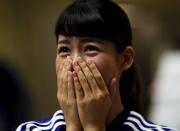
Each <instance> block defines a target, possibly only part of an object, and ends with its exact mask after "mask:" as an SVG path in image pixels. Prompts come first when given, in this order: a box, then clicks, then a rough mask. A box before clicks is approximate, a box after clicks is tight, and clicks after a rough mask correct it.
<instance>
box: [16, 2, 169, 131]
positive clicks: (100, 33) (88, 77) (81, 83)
mask: <svg viewBox="0 0 180 131" xmlns="http://www.w3.org/2000/svg"><path fill="white" fill-rule="evenodd" d="M55 35H56V38H57V56H56V73H57V83H58V84H57V85H58V91H57V98H58V102H59V105H60V107H61V110H58V111H57V112H56V113H55V114H54V115H53V116H52V117H51V118H49V119H46V120H43V121H40V122H34V121H31V122H26V123H23V124H21V125H20V126H19V127H18V128H17V131H23V130H28V131H29V130H33V131H37V130H38V131H39V130H46V131H49V130H52V131H106V130H107V131H152V130H153V131H169V130H172V129H170V128H168V127H166V126H160V125H156V124H154V123H151V122H149V121H147V120H145V119H144V118H143V117H142V116H141V115H140V114H139V113H142V103H141V100H142V99H141V98H142V97H141V95H142V91H141V86H140V85H141V84H140V80H139V77H138V74H137V71H136V69H135V62H134V54H135V51H134V48H133V46H132V33H131V27H130V23H129V20H128V17H127V15H126V14H125V12H124V11H123V10H122V9H121V8H120V7H119V6H118V5H117V4H115V3H114V2H112V1H110V0H76V1H74V2H73V3H72V4H71V5H69V6H68V7H67V8H66V9H65V10H64V11H63V13H62V14H61V15H60V17H59V19H58V21H57V25H56V29H55ZM137 112H138V113H137Z"/></svg>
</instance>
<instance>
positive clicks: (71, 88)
mask: <svg viewBox="0 0 180 131" xmlns="http://www.w3.org/2000/svg"><path fill="white" fill-rule="evenodd" d="M73 83H74V82H73V74H72V72H71V71H68V87H67V88H68V91H67V92H68V99H69V100H70V101H72V100H75V89H74V85H73Z"/></svg>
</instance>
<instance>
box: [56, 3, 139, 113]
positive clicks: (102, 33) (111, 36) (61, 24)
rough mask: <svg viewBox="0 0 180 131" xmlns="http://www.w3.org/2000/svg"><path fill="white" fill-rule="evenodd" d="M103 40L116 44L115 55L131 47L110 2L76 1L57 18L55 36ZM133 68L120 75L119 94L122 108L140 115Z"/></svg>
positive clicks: (125, 22) (124, 23) (123, 20)
mask: <svg viewBox="0 0 180 131" xmlns="http://www.w3.org/2000/svg"><path fill="white" fill-rule="evenodd" d="M59 34H62V35H65V36H80V37H93V38H99V39H105V40H109V41H112V42H113V43H115V45H116V47H117V50H118V52H120V53H121V52H122V51H123V50H124V49H125V47H126V46H128V45H131V43H132V32H131V26H130V23H129V19H128V17H127V15H126V14H125V12H124V11H123V10H122V9H121V8H120V6H118V5H117V4H115V3H114V2H112V1H110V0H76V1H74V2H73V3H72V4H71V5H69V6H68V7H67V8H66V9H65V10H64V11H63V12H62V14H61V15H60V17H59V19H58V21H57V24H56V28H55V35H56V38H57V39H58V36H59ZM137 74H138V73H137V71H136V69H135V65H133V66H132V67H131V68H130V69H128V70H127V71H124V72H123V75H122V79H121V81H120V93H121V99H122V102H123V105H124V106H125V108H128V109H133V110H136V111H138V112H140V113H142V103H141V102H140V101H141V100H142V99H141V96H140V95H141V89H142V88H141V86H140V85H141V84H140V79H139V77H138V75H137Z"/></svg>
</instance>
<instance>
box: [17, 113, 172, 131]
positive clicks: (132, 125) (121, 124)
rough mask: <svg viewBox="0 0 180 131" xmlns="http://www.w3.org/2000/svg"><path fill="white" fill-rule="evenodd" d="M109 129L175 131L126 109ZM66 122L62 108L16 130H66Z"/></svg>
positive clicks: (114, 130) (119, 130) (109, 130)
mask: <svg viewBox="0 0 180 131" xmlns="http://www.w3.org/2000/svg"><path fill="white" fill-rule="evenodd" d="M106 129H107V131H175V130H173V129H171V128H169V127H167V126H162V125H157V124H154V123H152V122H150V121H147V120H145V119H144V118H143V116H142V115H140V114H139V113H137V112H135V111H128V110H124V111H123V112H122V113H120V114H119V115H118V116H117V117H116V118H115V119H114V120H113V121H112V122H111V123H110V124H109V125H108V126H107V127H106ZM65 130H66V123H65V120H64V116H63V112H62V110H58V111H56V112H55V113H54V115H53V116H52V117H51V118H48V119H45V120H42V121H38V122H35V121H29V122H26V123H23V124H21V125H19V127H18V128H17V129H16V131H65Z"/></svg>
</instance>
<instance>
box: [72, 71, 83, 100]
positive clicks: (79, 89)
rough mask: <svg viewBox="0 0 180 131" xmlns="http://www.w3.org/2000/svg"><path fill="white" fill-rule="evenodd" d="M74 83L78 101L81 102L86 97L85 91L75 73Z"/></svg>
mask: <svg viewBox="0 0 180 131" xmlns="http://www.w3.org/2000/svg"><path fill="white" fill-rule="evenodd" d="M73 81H74V88H75V93H76V99H77V101H80V100H81V99H82V98H83V97H84V91H83V89H82V87H81V85H80V82H79V80H78V77H77V75H76V73H75V72H73Z"/></svg>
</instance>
